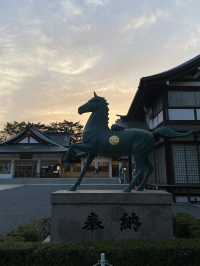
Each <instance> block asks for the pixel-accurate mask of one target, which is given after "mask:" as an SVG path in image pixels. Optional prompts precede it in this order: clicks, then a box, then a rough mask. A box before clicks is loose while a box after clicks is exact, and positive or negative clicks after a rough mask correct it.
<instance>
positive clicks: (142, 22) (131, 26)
mask: <svg viewBox="0 0 200 266" xmlns="http://www.w3.org/2000/svg"><path fill="white" fill-rule="evenodd" d="M167 16H168V13H167V12H165V11H162V10H159V9H157V10H156V11H155V12H153V13H149V14H145V15H142V16H139V17H135V18H131V19H130V20H129V22H128V23H127V24H126V25H125V26H124V27H123V30H122V31H129V30H139V29H140V28H144V27H148V26H151V25H153V24H155V23H157V22H158V20H159V19H160V18H163V17H167Z"/></svg>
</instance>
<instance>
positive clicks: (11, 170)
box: [10, 160, 15, 178]
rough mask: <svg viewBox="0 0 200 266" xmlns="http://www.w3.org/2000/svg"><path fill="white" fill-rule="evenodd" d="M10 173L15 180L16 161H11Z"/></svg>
mask: <svg viewBox="0 0 200 266" xmlns="http://www.w3.org/2000/svg"><path fill="white" fill-rule="evenodd" d="M10 172H11V177H12V178H13V177H14V175H15V160H12V161H11V169H10Z"/></svg>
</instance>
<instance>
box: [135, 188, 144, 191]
mask: <svg viewBox="0 0 200 266" xmlns="http://www.w3.org/2000/svg"><path fill="white" fill-rule="evenodd" d="M136 190H137V191H144V188H143V187H138V188H137V189H136Z"/></svg>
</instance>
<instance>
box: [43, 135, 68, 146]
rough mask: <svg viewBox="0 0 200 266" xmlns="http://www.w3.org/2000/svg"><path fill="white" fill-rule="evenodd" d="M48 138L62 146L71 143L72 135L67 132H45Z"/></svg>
mask: <svg viewBox="0 0 200 266" xmlns="http://www.w3.org/2000/svg"><path fill="white" fill-rule="evenodd" d="M44 134H45V135H46V136H47V137H48V138H50V139H52V140H53V141H54V142H56V143H58V144H59V145H62V146H69V145H70V136H69V134H67V133H44Z"/></svg>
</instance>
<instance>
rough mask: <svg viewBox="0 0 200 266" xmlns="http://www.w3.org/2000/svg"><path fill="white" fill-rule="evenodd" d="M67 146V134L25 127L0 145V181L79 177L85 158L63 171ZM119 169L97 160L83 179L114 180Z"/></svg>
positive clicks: (107, 162) (116, 164) (68, 139)
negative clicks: (103, 178)
mask: <svg viewBox="0 0 200 266" xmlns="http://www.w3.org/2000/svg"><path fill="white" fill-rule="evenodd" d="M70 142H71V138H70V135H69V134H68V133H44V132H41V131H40V130H38V129H37V128H35V127H32V126H30V127H27V128H26V129H25V130H23V131H22V132H20V133H19V134H18V135H16V136H14V137H12V138H10V139H9V140H8V141H6V142H5V143H3V144H0V178H23V177H25V178H50V177H54V178H56V177H58V178H59V177H78V175H79V174H80V171H81V168H82V167H83V164H84V158H83V159H82V160H77V161H74V162H73V163H72V164H71V166H70V169H68V170H67V171H64V167H63V162H62V158H63V155H64V154H65V153H66V152H67V151H68V149H69V146H70ZM125 163H126V162H125ZM120 167H121V163H119V164H118V162H113V161H112V159H110V158H101V157H98V158H96V159H95V160H94V162H93V163H92V164H91V166H90V168H89V170H88V172H87V173H86V176H88V177H112V176H113V175H114V176H117V175H118V174H119V171H120Z"/></svg>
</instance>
